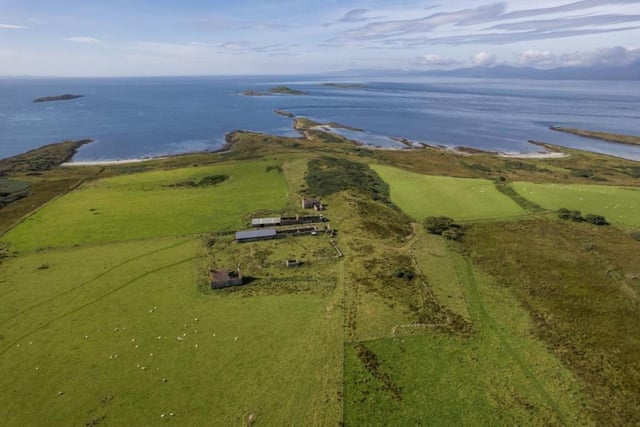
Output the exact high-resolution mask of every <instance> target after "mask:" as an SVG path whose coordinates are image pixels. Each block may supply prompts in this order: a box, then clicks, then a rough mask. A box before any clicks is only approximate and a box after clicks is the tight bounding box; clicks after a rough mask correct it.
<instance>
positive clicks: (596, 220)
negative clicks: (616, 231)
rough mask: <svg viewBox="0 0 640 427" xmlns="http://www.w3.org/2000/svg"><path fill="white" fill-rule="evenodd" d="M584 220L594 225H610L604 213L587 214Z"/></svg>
mask: <svg viewBox="0 0 640 427" xmlns="http://www.w3.org/2000/svg"><path fill="white" fill-rule="evenodd" d="M584 220H585V221H587V222H589V223H591V224H594V225H609V223H608V222H607V220H606V219H605V217H603V216H602V215H595V214H586V215H585V216H584Z"/></svg>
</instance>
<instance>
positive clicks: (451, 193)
mask: <svg viewBox="0 0 640 427" xmlns="http://www.w3.org/2000/svg"><path fill="white" fill-rule="evenodd" d="M371 168H372V169H373V170H375V171H376V172H377V173H378V174H379V175H380V176H381V177H382V179H383V180H384V181H385V182H387V184H389V186H390V187H391V201H392V202H393V203H394V204H396V205H397V206H398V207H399V208H400V209H402V210H403V211H404V212H406V213H407V214H408V215H409V216H411V217H412V218H414V219H415V220H417V221H421V220H422V219H424V218H426V217H428V216H448V217H451V218H454V219H456V220H462V221H464V220H480V219H498V218H508V217H514V216H518V215H522V214H523V213H524V210H523V209H522V208H521V207H520V206H518V205H517V204H516V203H515V202H514V201H513V200H511V199H510V198H509V197H507V196H505V195H504V194H502V193H500V192H499V191H498V190H496V188H495V186H494V184H493V182H491V181H489V180H485V179H472V178H451V177H446V176H429V175H421V174H417V173H413V172H407V171H405V170H402V169H398V168H394V167H390V166H381V165H371Z"/></svg>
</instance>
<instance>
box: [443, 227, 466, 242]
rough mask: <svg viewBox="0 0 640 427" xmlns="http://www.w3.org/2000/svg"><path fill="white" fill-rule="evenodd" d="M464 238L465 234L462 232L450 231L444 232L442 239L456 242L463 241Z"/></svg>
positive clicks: (457, 230)
mask: <svg viewBox="0 0 640 427" xmlns="http://www.w3.org/2000/svg"><path fill="white" fill-rule="evenodd" d="M463 236H464V233H462V231H460V230H459V229H449V230H445V231H443V232H442V237H444V238H445V239H447V240H454V241H456V242H458V241H460V240H462V237H463Z"/></svg>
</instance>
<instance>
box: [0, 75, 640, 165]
mask: <svg viewBox="0 0 640 427" xmlns="http://www.w3.org/2000/svg"><path fill="white" fill-rule="evenodd" d="M327 83H337V84H338V85H327ZM277 85H286V86H288V87H291V88H293V89H299V90H302V91H305V92H307V93H308V94H307V95H271V96H245V95H242V94H241V93H242V92H243V91H245V90H252V91H259V92H266V91H268V90H269V89H270V88H272V87H274V86H277ZM67 93H70V94H80V95H84V96H83V97H82V98H78V99H74V100H68V101H57V102H45V103H34V102H33V100H34V99H35V98H39V97H45V96H55V95H62V94H67ZM274 110H284V111H287V112H290V113H293V114H295V115H296V116H305V117H309V118H311V119H313V120H315V121H318V122H338V123H340V124H343V125H346V126H351V127H354V128H359V129H362V132H357V131H349V130H345V129H342V130H335V132H339V133H341V134H343V135H345V136H348V137H350V138H352V139H354V140H357V141H359V142H361V143H362V144H365V145H370V146H372V147H382V148H390V149H403V147H405V145H403V144H401V143H400V142H398V141H397V139H399V138H403V139H407V140H410V141H414V142H416V143H426V144H431V145H441V146H446V147H451V148H454V147H460V146H464V147H473V148H478V149H482V150H488V151H499V152H505V153H535V152H539V151H540V150H541V148H540V147H539V146H537V145H533V144H530V143H529V141H530V140H534V141H541V142H548V143H552V144H557V145H561V146H566V147H572V148H580V149H584V150H589V151H594V152H598V153H604V154H610V155H614V156H618V157H624V158H628V159H633V160H640V147H634V146H628V145H622V144H612V143H607V142H604V141H598V140H594V139H589V138H581V137H577V136H573V135H569V134H564V133H559V132H555V131H552V130H550V129H549V127H550V126H565V127H574V128H581V129H589V130H599V131H605V132H613V133H620V134H629V135H640V81H549V80H508V79H496V80H490V79H461V78H434V77H424V76H404V77H401V78H398V77H396V78H392V77H385V78H359V79H353V78H351V79H339V78H331V77H328V76H316V77H313V76H300V77H291V76H287V77H282V76H279V77H273V76H261V77H162V78H151V77H149V78H1V79H0V158H4V157H9V156H12V155H16V154H19V153H22V152H24V151H27V150H30V149H33V148H37V147H39V146H42V145H45V144H50V143H54V142H59V141H62V140H68V139H85V138H92V139H94V140H95V141H94V142H93V143H91V144H88V145H85V146H83V147H82V148H81V149H80V150H79V152H78V153H77V154H76V156H75V157H74V159H73V161H76V162H92V161H110V160H129V159H142V158H148V157H156V156H165V155H173V154H180V153H188V152H197V151H214V150H218V149H220V148H222V147H223V145H224V142H225V141H224V138H225V134H226V133H228V132H231V131H233V130H251V131H257V132H264V133H269V134H275V135H283V136H299V134H298V133H297V132H296V131H294V130H293V128H292V120H291V119H290V118H287V117H284V116H282V115H279V114H276V113H275V112H274Z"/></svg>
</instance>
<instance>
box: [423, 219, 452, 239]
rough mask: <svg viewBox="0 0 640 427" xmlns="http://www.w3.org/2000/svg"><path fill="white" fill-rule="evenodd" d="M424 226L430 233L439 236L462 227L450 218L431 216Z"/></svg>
mask: <svg viewBox="0 0 640 427" xmlns="http://www.w3.org/2000/svg"><path fill="white" fill-rule="evenodd" d="M422 225H423V226H424V228H425V229H426V230H427V231H428V232H429V233H431V234H439V235H442V233H444V232H445V231H447V230H449V229H451V228H460V226H459V225H458V224H456V223H455V221H454V220H453V219H452V218H449V217H448V216H429V217H427V218H425V220H424V222H423V224H422Z"/></svg>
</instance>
